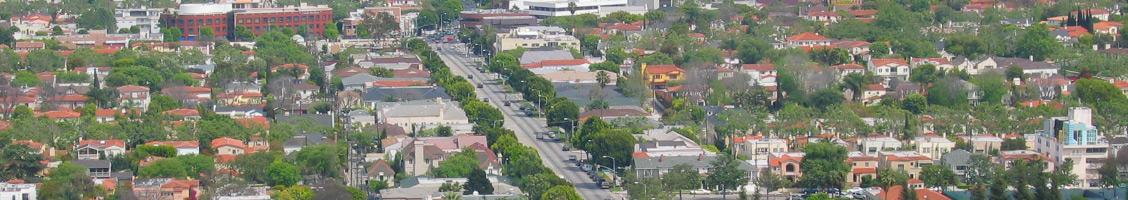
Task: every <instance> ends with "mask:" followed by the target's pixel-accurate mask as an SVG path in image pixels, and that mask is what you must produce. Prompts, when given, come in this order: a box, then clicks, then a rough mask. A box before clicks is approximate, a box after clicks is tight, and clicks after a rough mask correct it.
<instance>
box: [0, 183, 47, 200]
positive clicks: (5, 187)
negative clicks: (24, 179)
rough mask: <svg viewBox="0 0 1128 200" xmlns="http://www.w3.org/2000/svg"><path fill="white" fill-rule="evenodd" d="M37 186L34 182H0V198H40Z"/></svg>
mask: <svg viewBox="0 0 1128 200" xmlns="http://www.w3.org/2000/svg"><path fill="white" fill-rule="evenodd" d="M37 194H38V192H37V191H36V186H35V184H33V183H4V182H0V199H3V200H8V199H12V200H32V199H38V198H37V197H36V195H37Z"/></svg>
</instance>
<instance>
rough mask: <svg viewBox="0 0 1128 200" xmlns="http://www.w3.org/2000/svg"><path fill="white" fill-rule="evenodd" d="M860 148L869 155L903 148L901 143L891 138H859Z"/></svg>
mask: <svg viewBox="0 0 1128 200" xmlns="http://www.w3.org/2000/svg"><path fill="white" fill-rule="evenodd" d="M858 148H859V149H860V150H861V151H862V153H864V154H867V155H876V154H877V153H878V152H882V151H890V150H896V149H898V148H901V141H900V140H897V139H896V138H893V137H889V136H877V137H862V138H858Z"/></svg>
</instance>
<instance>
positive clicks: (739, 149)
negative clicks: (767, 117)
mask: <svg viewBox="0 0 1128 200" xmlns="http://www.w3.org/2000/svg"><path fill="white" fill-rule="evenodd" d="M732 144H733V150H734V151H736V152H734V153H735V154H737V155H743V156H745V157H748V159H749V160H755V161H760V160H764V161H766V160H768V157H769V156H770V155H771V154H778V153H786V152H790V148H789V147H788V146H787V140H784V139H779V138H765V137H764V135H760V134H757V135H745V136H742V137H735V138H733V139H732Z"/></svg>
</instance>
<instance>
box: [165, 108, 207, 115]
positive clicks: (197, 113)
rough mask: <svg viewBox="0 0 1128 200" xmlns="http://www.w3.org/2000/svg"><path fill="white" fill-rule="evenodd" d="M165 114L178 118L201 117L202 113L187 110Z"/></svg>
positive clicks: (177, 110) (170, 111)
mask: <svg viewBox="0 0 1128 200" xmlns="http://www.w3.org/2000/svg"><path fill="white" fill-rule="evenodd" d="M163 113H164V114H166V115H174V116H178V117H192V116H200V111H198V110H196V109H187V108H180V109H175V110H168V111H164V112H163Z"/></svg>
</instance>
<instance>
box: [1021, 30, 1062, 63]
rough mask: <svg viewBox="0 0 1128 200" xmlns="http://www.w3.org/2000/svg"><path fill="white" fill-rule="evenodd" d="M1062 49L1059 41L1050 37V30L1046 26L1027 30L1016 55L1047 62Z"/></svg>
mask: <svg viewBox="0 0 1128 200" xmlns="http://www.w3.org/2000/svg"><path fill="white" fill-rule="evenodd" d="M1060 49H1062V46H1061V44H1058V41H1057V39H1054V37H1053V36H1052V35H1050V31H1049V29H1047V28H1046V25H1044V24H1038V25H1035V26H1033V27H1030V28H1027V29H1026V33H1024V34H1023V35H1022V37H1021V38H1019V41H1018V47H1017V48H1016V49H1015V55H1016V56H1018V57H1024V58H1025V57H1031V58H1033V59H1034V60H1045V59H1046V58H1048V57H1049V56H1050V55H1054V54H1055V53H1057V52H1058V51H1059V50H1060Z"/></svg>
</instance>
